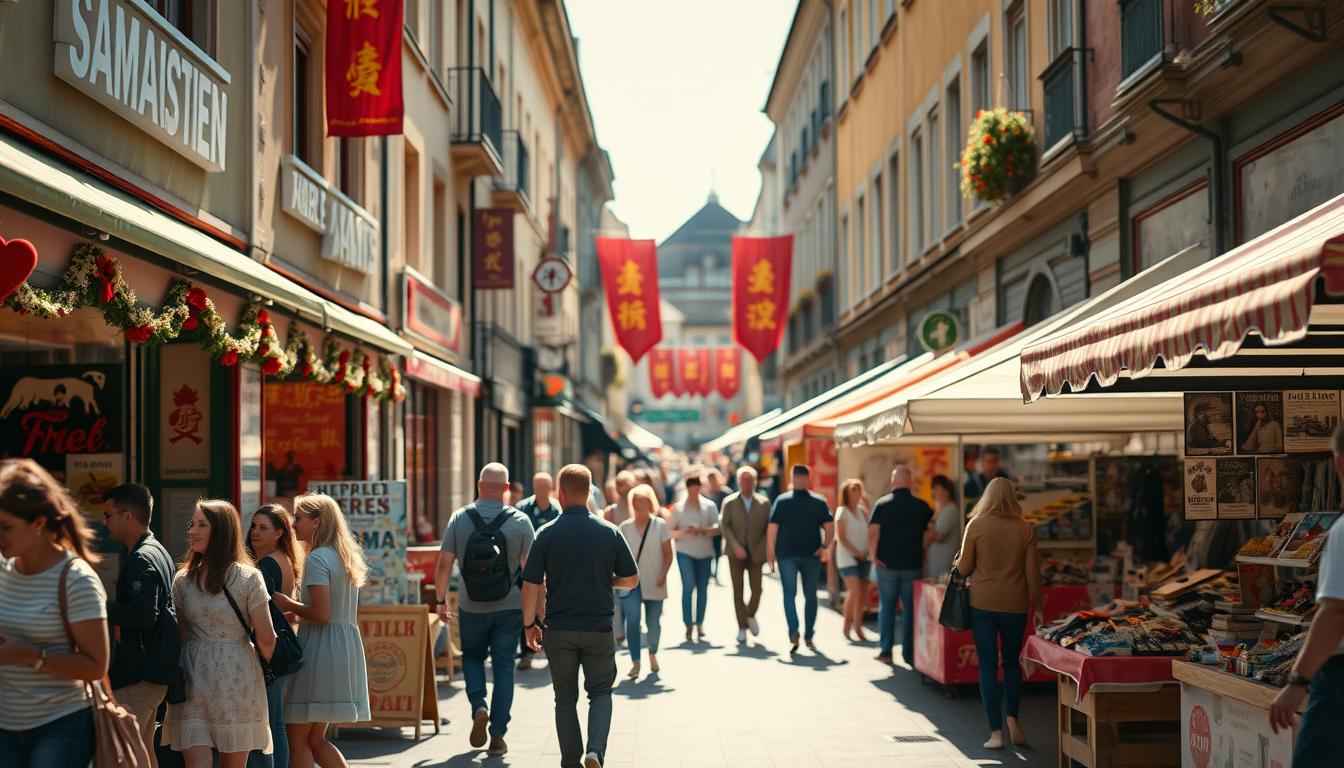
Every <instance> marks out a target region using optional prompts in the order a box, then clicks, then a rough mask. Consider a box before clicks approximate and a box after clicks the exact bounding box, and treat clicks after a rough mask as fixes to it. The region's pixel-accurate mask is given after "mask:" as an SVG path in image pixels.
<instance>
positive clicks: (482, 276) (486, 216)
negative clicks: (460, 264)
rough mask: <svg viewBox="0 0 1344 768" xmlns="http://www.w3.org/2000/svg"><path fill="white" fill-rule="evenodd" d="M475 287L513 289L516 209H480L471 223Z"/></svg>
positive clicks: (480, 288) (473, 283)
mask: <svg viewBox="0 0 1344 768" xmlns="http://www.w3.org/2000/svg"><path fill="white" fill-rule="evenodd" d="M471 287H472V288H475V289H476V290H478V291H494V290H509V289H512V288H513V209H512V208H478V209H477V210H476V216H475V219H474V220H473V221H472V226H471Z"/></svg>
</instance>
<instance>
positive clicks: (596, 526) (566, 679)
mask: <svg viewBox="0 0 1344 768" xmlns="http://www.w3.org/2000/svg"><path fill="white" fill-rule="evenodd" d="M557 480H558V481H559V483H558V484H559V486H560V488H559V490H560V507H561V509H563V510H564V511H563V512H562V513H561V514H560V517H558V518H556V519H555V521H554V522H552V523H551V524H549V525H547V526H545V527H543V528H542V529H541V531H539V532H538V533H537V539H536V542H535V543H533V545H532V551H531V552H530V553H528V556H527V564H526V566H524V568H523V630H524V631H525V632H526V633H527V644H528V646H529V647H530V648H532V650H533V651H539V650H541V643H542V638H543V633H542V625H541V624H539V623H538V622H537V605H538V600H539V598H540V597H541V585H542V584H545V585H546V624H545V635H544V637H545V641H546V658H547V660H548V661H549V662H550V668H551V685H552V687H553V688H554V689H555V731H556V736H557V737H559V740H560V764H561V765H562V766H564V768H579V767H580V766H582V768H601V766H602V763H603V762H604V761H605V760H606V752H607V732H608V731H610V730H611V687H612V684H613V683H614V682H615V681H616V644H615V642H613V640H612V637H611V623H612V619H613V617H614V614H615V607H616V606H615V602H614V600H613V598H612V596H611V590H612V589H613V588H615V589H632V588H634V586H635V585H636V584H638V583H639V570H638V568H637V567H636V566H635V558H634V557H633V556H632V555H631V554H630V547H629V546H628V545H627V544H626V543H625V537H624V536H622V535H621V532H620V531H619V530H618V529H617V528H616V526H614V525H612V524H611V523H608V522H607V521H605V520H603V519H602V518H600V517H597V516H595V515H591V514H589V510H588V492H589V489H590V488H591V487H592V482H593V476H592V473H590V472H589V471H588V468H587V467H585V466H583V465H582V464H570V465H567V466H566V467H565V468H563V469H561V470H560V474H559V476H558V477H557ZM580 667H582V668H583V687H584V690H586V691H587V692H588V745H587V748H586V749H585V747H584V743H583V732H582V730H580V728H579V712H578V704H579V668H580Z"/></svg>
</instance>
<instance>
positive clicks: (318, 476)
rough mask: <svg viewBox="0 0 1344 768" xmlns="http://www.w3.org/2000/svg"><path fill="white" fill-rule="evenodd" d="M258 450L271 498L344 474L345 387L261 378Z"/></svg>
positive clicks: (286, 496)
mask: <svg viewBox="0 0 1344 768" xmlns="http://www.w3.org/2000/svg"><path fill="white" fill-rule="evenodd" d="M262 391H263V392H264V393H265V406H264V407H265V413H266V423H265V429H264V432H263V440H262V442H263V450H264V455H265V457H266V481H267V484H268V485H270V484H271V483H274V484H275V485H274V490H271V489H270V488H268V489H267V491H268V493H267V495H268V496H269V497H270V498H278V499H289V498H292V497H294V496H297V495H298V494H300V493H303V492H304V491H306V490H308V486H309V483H311V482H312V481H315V480H342V479H344V478H345V476H346V474H345V456H346V445H345V443H346V439H345V437H346V429H345V411H346V408H345V397H346V396H345V392H344V390H343V389H342V388H341V387H333V386H331V385H330V384H315V383H312V382H306V381H296V382H288V381H286V382H270V381H268V382H266V383H265V384H264V385H263V387H262Z"/></svg>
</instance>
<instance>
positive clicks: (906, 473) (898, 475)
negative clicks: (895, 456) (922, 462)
mask: <svg viewBox="0 0 1344 768" xmlns="http://www.w3.org/2000/svg"><path fill="white" fill-rule="evenodd" d="M914 484H915V475H914V473H912V472H911V471H910V468H909V467H907V466H905V465H904V464H897V465H896V468H895V469H893V470H891V489H892V490H893V491H894V490H896V489H898V488H904V489H906V490H910V487H911V486H913V485H914Z"/></svg>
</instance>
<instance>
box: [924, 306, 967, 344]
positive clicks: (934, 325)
mask: <svg viewBox="0 0 1344 768" xmlns="http://www.w3.org/2000/svg"><path fill="white" fill-rule="evenodd" d="M960 339H961V323H960V322H959V321H958V320H957V316H956V315H954V314H952V313H951V312H948V311H946V310H938V311H936V312H930V313H929V314H927V315H925V316H924V319H923V320H921V321H919V343H920V346H922V347H924V349H925V350H927V351H929V352H942V351H943V350H945V349H951V348H952V347H953V346H955V345H956V343H957V342H958V341H960Z"/></svg>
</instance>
